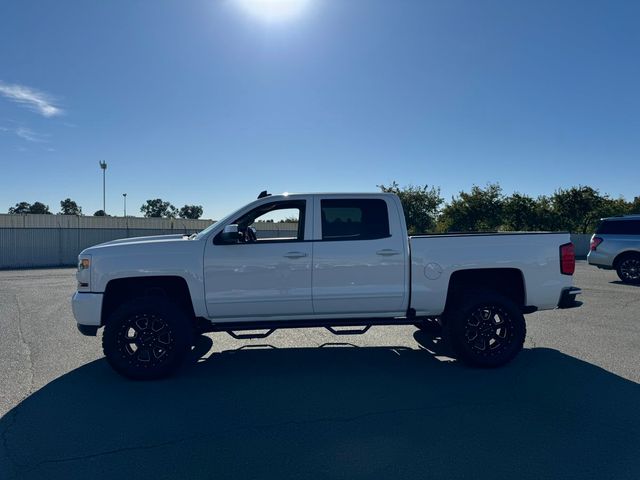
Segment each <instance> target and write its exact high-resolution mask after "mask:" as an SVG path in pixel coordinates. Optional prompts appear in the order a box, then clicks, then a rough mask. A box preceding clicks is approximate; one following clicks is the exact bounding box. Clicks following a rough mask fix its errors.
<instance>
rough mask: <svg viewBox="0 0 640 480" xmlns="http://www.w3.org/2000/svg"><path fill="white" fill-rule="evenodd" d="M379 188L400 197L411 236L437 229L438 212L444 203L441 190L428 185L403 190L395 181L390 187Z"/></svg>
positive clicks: (379, 186) (410, 186) (407, 187)
mask: <svg viewBox="0 0 640 480" xmlns="http://www.w3.org/2000/svg"><path fill="white" fill-rule="evenodd" d="M378 188H380V190H382V191H383V192H385V193H395V194H396V195H398V197H400V202H401V203H402V209H403V210H404V216H405V219H406V222H407V229H408V230H409V233H410V234H412V235H414V234H416V233H424V232H429V231H433V230H434V229H435V226H436V219H437V218H438V212H439V210H440V206H441V205H442V203H443V202H444V199H443V198H442V197H441V196H440V189H439V188H435V187H429V186H428V185H424V186H414V185H409V186H406V187H403V188H401V187H400V186H399V185H398V184H397V183H396V182H395V181H394V182H393V183H392V184H391V185H389V186H387V185H378Z"/></svg>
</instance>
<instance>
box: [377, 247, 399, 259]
mask: <svg viewBox="0 0 640 480" xmlns="http://www.w3.org/2000/svg"><path fill="white" fill-rule="evenodd" d="M376 255H381V256H383V257H390V256H392V255H400V251H398V250H392V249H390V248H383V249H382V250H378V251H377V252H376Z"/></svg>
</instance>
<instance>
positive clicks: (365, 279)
mask: <svg viewBox="0 0 640 480" xmlns="http://www.w3.org/2000/svg"><path fill="white" fill-rule="evenodd" d="M284 219H286V220H287V222H289V225H293V227H291V230H290V231H289V232H288V234H286V235H285V236H279V235H280V232H279V233H278V235H275V234H269V233H268V232H267V234H264V229H258V228H255V227H256V226H263V227H264V226H265V225H267V223H269V222H272V223H271V224H272V225H273V224H274V223H277V222H279V221H281V220H284ZM267 226H268V225H267ZM574 268H575V255H574V248H573V244H572V243H571V242H570V241H569V235H568V234H567V233H497V234H496V233H491V234H490V233H476V234H469V233H463V234H434V235H416V236H408V235H407V227H406V224H405V217H404V213H403V209H402V204H401V202H400V199H399V198H398V197H397V196H395V195H392V194H385V193H375V194H373V193H372V194H336V193H332V194H295V195H293V194H291V195H290V194H284V195H276V196H272V195H268V194H266V195H265V194H264V192H263V194H261V196H260V197H259V198H258V200H256V201H254V202H252V203H250V204H248V205H246V206H245V207H243V208H241V209H239V210H237V211H236V212H234V213H232V214H230V215H229V216H227V217H225V218H223V219H222V220H220V221H218V222H216V223H214V224H212V225H211V226H210V227H208V228H207V229H205V230H203V231H202V232H200V233H198V234H194V235H191V236H186V235H168V236H156V237H140V238H127V239H122V240H115V241H112V242H107V243H103V244H100V245H96V246H93V247H91V248H87V249H85V250H84V251H82V252H81V253H80V255H79V258H78V272H77V275H76V276H77V280H78V289H77V292H76V293H75V294H74V296H73V300H72V306H73V313H74V316H75V318H76V321H77V324H78V329H79V330H80V332H82V333H83V334H85V335H96V333H97V330H98V329H99V328H100V327H104V332H103V335H102V345H103V350H104V354H105V356H106V358H107V361H108V363H109V364H110V365H111V366H112V367H113V368H114V370H116V371H117V372H118V373H120V374H122V375H124V376H126V377H129V378H134V379H154V378H160V377H163V376H166V375H169V374H170V373H172V372H173V371H175V369H176V368H177V367H178V366H179V365H180V364H181V362H182V361H183V360H184V358H185V356H186V354H187V352H188V351H189V350H190V349H191V348H192V346H193V344H194V339H195V338H196V335H198V334H201V333H206V332H214V331H224V332H229V333H231V334H234V332H248V331H256V330H260V329H262V330H266V333H263V334H261V335H263V336H264V335H267V334H269V333H270V332H272V331H273V330H276V329H280V328H301V327H326V328H328V329H329V330H330V331H332V332H336V333H337V332H340V333H345V331H344V330H340V329H336V328H335V327H362V328H364V329H365V330H366V329H367V328H368V327H370V326H372V325H416V326H418V327H421V326H424V325H426V324H427V322H430V323H431V324H433V322H437V324H438V325H440V326H441V327H442V332H443V336H444V337H445V338H446V339H447V340H448V341H449V342H450V345H451V349H452V351H453V352H454V354H455V355H456V357H457V358H458V359H460V360H462V361H463V362H465V363H467V364H470V365H473V366H481V367H496V366H499V365H502V364H504V363H506V362H508V361H510V360H511V359H513V358H514V357H515V356H516V355H517V353H518V352H519V351H520V350H521V349H522V347H523V343H524V340H525V334H526V326H525V320H524V314H527V313H532V312H534V311H536V310H548V309H554V308H558V307H559V308H570V307H573V306H577V305H578V304H579V303H578V302H575V296H576V295H577V294H578V293H580V289H578V288H576V287H573V286H572V275H573V273H574ZM350 332H353V333H355V332H356V331H355V329H354V330H347V333H350ZM245 335H249V334H247V333H245ZM242 338H246V337H242Z"/></svg>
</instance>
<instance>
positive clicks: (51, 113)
mask: <svg viewBox="0 0 640 480" xmlns="http://www.w3.org/2000/svg"><path fill="white" fill-rule="evenodd" d="M0 95H3V96H5V97H6V98H8V99H9V100H12V101H14V102H16V103H20V104H23V105H26V106H27V107H28V108H30V109H31V110H34V111H35V112H38V113H39V114H40V115H42V116H44V117H55V116H57V115H62V114H63V113H64V111H63V110H62V109H61V108H60V107H57V106H55V105H54V104H53V99H52V98H51V97H50V96H49V95H48V94H46V93H44V92H40V91H38V90H35V89H33V88H29V87H25V86H24V85H8V84H6V83H2V82H0Z"/></svg>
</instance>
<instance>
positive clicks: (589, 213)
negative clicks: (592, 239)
mask: <svg viewBox="0 0 640 480" xmlns="http://www.w3.org/2000/svg"><path fill="white" fill-rule="evenodd" d="M608 201H609V198H608V197H607V196H606V195H605V196H602V195H600V192H599V191H598V190H596V189H595V188H592V187H587V186H582V185H580V186H577V187H571V188H569V189H567V190H565V189H559V190H557V191H556V192H555V193H554V194H553V195H552V196H551V203H552V205H553V210H554V212H555V213H556V214H557V215H558V219H559V227H560V229H563V230H569V231H570V232H575V233H589V232H591V231H593V230H594V229H595V226H596V224H597V222H598V219H599V218H600V217H601V216H602V214H603V213H604V212H605V211H606V206H607V202H608Z"/></svg>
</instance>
